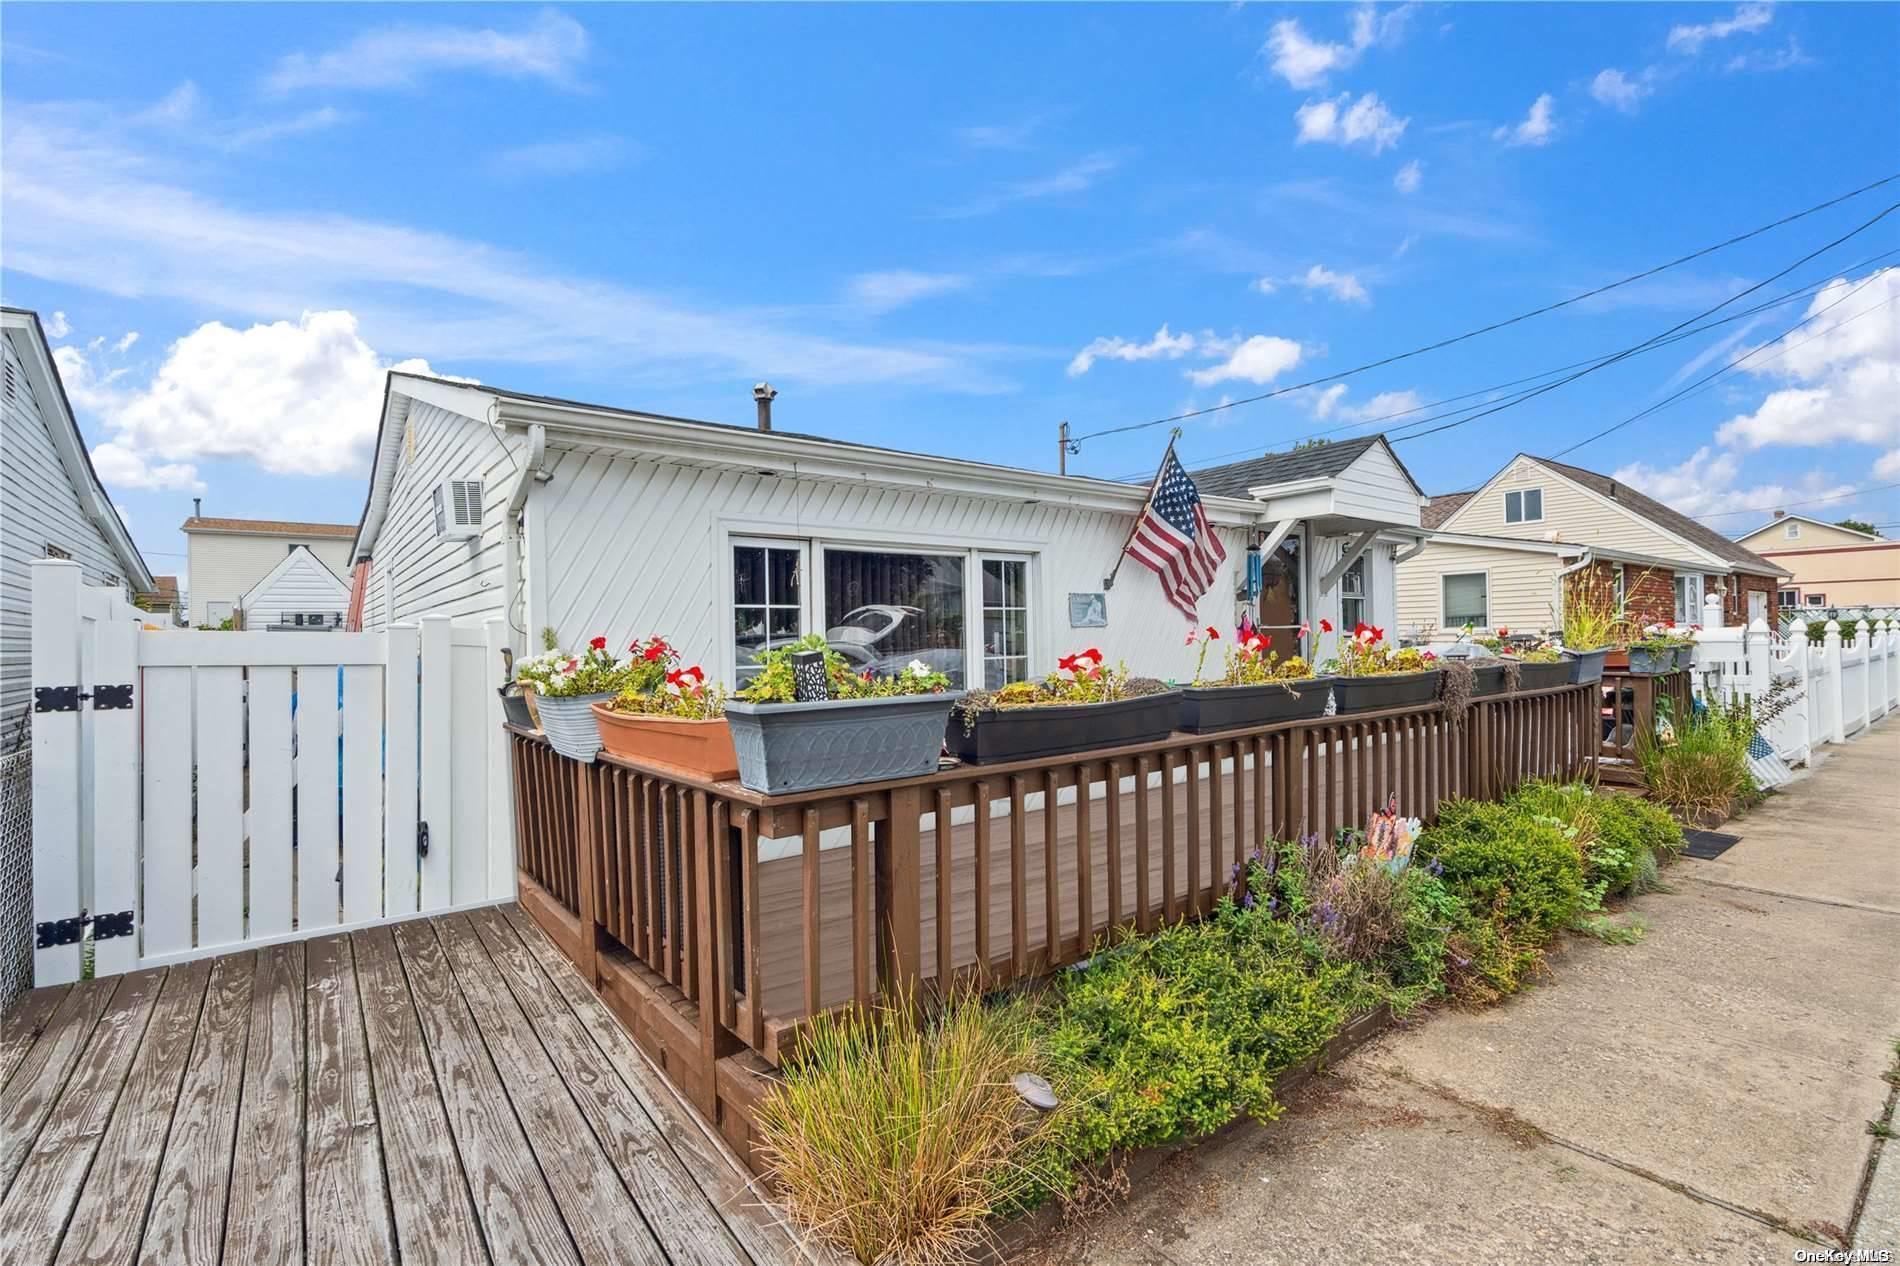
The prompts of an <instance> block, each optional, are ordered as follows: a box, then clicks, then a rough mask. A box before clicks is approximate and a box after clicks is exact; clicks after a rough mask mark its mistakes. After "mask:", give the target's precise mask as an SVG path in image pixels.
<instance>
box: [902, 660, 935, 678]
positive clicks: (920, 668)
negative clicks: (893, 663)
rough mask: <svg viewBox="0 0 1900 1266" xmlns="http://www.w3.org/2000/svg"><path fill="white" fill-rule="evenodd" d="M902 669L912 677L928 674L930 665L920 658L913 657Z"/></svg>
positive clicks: (926, 675)
mask: <svg viewBox="0 0 1900 1266" xmlns="http://www.w3.org/2000/svg"><path fill="white" fill-rule="evenodd" d="M904 671H905V672H907V673H909V674H910V675H911V676H913V677H928V676H930V665H929V664H926V663H924V661H923V660H921V659H913V660H911V661H910V663H909V664H908V665H906V666H905V668H904Z"/></svg>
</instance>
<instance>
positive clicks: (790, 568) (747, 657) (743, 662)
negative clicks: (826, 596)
mask: <svg viewBox="0 0 1900 1266" xmlns="http://www.w3.org/2000/svg"><path fill="white" fill-rule="evenodd" d="M804 580H805V547H804V546H803V545H798V544H792V543H784V544H778V543H772V542H760V543H757V544H753V543H748V542H740V543H736V544H734V545H733V547H732V638H733V657H732V662H733V678H734V681H733V684H734V685H735V686H743V685H745V684H746V683H747V682H748V681H750V680H752V678H753V676H754V675H756V674H757V673H758V671H759V663H758V656H759V653H760V652H761V651H768V650H771V649H772V648H773V647H775V646H782V645H784V644H785V643H786V642H793V641H797V640H798V639H799V638H800V637H802V636H803V635H804V632H805V595H804Z"/></svg>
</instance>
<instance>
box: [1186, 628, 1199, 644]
mask: <svg viewBox="0 0 1900 1266" xmlns="http://www.w3.org/2000/svg"><path fill="white" fill-rule="evenodd" d="M1198 636H1200V634H1199V633H1198V632H1197V631H1196V630H1194V629H1189V630H1188V635H1187V641H1186V642H1183V643H1182V645H1183V646H1192V645H1194V639H1195V638H1196V637H1198Z"/></svg>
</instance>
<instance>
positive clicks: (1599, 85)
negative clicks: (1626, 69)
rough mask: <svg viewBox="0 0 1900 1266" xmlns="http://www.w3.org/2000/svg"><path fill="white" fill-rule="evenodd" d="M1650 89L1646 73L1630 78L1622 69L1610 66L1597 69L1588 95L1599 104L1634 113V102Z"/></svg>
mask: <svg viewBox="0 0 1900 1266" xmlns="http://www.w3.org/2000/svg"><path fill="white" fill-rule="evenodd" d="M1651 91H1652V89H1651V87H1650V82H1649V75H1648V74H1647V73H1644V74H1642V75H1639V76H1637V77H1636V78H1635V79H1631V78H1630V77H1629V76H1628V75H1626V74H1624V73H1623V72H1622V71H1620V70H1617V69H1615V68H1611V69H1609V70H1600V71H1598V72H1597V77H1596V78H1595V79H1592V80H1591V81H1590V95H1591V96H1593V97H1595V98H1596V99H1597V103H1598V104H1599V105H1606V106H1609V107H1610V108H1611V109H1612V110H1621V111H1622V112H1623V113H1624V114H1635V113H1636V103H1637V102H1639V101H1641V100H1642V99H1643V98H1644V97H1646V96H1648V95H1649V94H1650V92H1651Z"/></svg>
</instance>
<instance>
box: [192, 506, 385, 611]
mask: <svg viewBox="0 0 1900 1266" xmlns="http://www.w3.org/2000/svg"><path fill="white" fill-rule="evenodd" d="M200 509H201V503H200V502H199V501H198V500H196V499H194V500H193V501H192V511H193V512H192V516H191V517H190V518H189V519H186V520H185V522H184V525H183V527H182V528H181V530H182V531H183V532H184V534H185V539H186V541H187V542H188V543H187V545H186V546H185V549H186V551H187V556H188V558H189V560H190V568H189V574H190V576H191V607H190V612H189V615H188V617H187V623H189V624H191V625H193V626H194V627H195V626H197V625H202V624H221V623H223V622H224V621H225V620H234V619H235V618H236V616H237V613H238V611H239V610H240V609H242V608H243V606H244V595H245V594H247V593H249V592H250V591H251V590H252V589H253V588H254V587H255V586H256V585H257V582H258V581H260V580H262V579H264V578H265V577H266V576H268V575H270V574H271V573H272V572H273V571H275V570H276V569H277V568H278V566H279V565H280V564H282V563H283V561H284V560H285V559H286V558H287V557H289V556H290V555H291V554H293V553H295V552H296V551H297V550H299V549H303V550H307V551H308V552H309V553H310V554H312V555H314V556H315V558H316V559H317V561H318V562H320V563H322V564H323V566H324V567H325V568H327V569H328V570H329V572H330V573H331V574H332V576H346V575H348V574H349V571H350V557H351V556H350V538H351V537H352V536H354V535H356V529H355V528H354V527H352V526H351V525H350V524H348V523H287V522H283V521H280V520H276V519H213V518H205V517H204V516H203V515H202V514H201V513H199V510H200ZM343 605H347V604H343ZM343 605H339V606H338V607H337V609H338V610H342V609H343Z"/></svg>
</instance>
